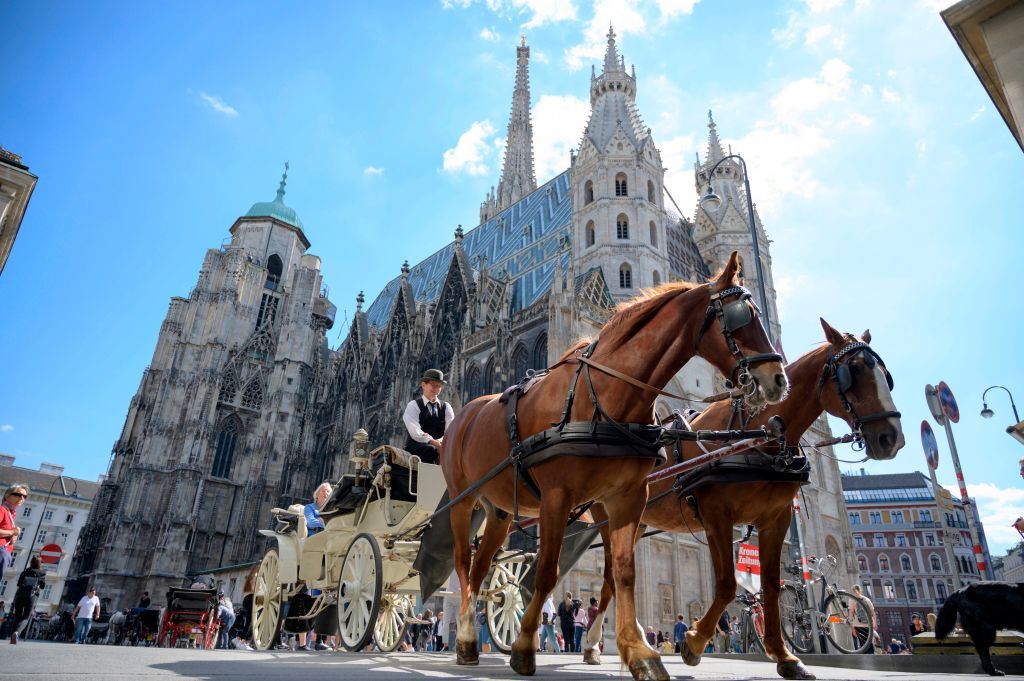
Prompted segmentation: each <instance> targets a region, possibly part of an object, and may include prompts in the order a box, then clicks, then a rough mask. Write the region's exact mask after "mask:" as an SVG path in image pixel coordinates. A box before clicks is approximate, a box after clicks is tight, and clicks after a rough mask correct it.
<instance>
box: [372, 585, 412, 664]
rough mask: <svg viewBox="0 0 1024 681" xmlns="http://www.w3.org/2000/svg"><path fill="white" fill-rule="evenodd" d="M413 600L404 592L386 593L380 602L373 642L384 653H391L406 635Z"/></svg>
mask: <svg viewBox="0 0 1024 681" xmlns="http://www.w3.org/2000/svg"><path fill="white" fill-rule="evenodd" d="M411 609H412V602H411V601H410V600H409V597H408V596H405V595H402V594H386V595H385V596H384V598H383V599H381V602H380V615H379V616H378V617H377V624H376V626H374V628H373V643H374V645H376V646H377V649H378V650H380V651H381V652H382V653H390V652H391V651H393V650H394V649H395V648H397V647H398V644H400V643H401V642H402V639H403V638H404V637H405V631H406V630H407V629H408V628H409V621H408V616H409V611H410V610H411Z"/></svg>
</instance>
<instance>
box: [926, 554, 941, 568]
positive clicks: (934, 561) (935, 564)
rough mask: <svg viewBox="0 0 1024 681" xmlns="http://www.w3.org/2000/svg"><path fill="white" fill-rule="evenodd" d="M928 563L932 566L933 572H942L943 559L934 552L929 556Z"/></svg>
mask: <svg viewBox="0 0 1024 681" xmlns="http://www.w3.org/2000/svg"><path fill="white" fill-rule="evenodd" d="M928 563H929V564H930V565H931V566H932V572H942V561H941V560H939V557H938V556H936V555H935V554H934V553H933V554H932V555H930V556H928Z"/></svg>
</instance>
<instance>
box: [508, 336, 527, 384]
mask: <svg viewBox="0 0 1024 681" xmlns="http://www.w3.org/2000/svg"><path fill="white" fill-rule="evenodd" d="M529 368H530V353H528V352H527V351H526V346H525V345H523V344H522V343H520V344H519V345H517V346H516V349H515V350H514V351H513V352H512V380H513V381H516V382H517V383H518V382H519V381H521V380H522V379H524V378H526V371H527V369H529Z"/></svg>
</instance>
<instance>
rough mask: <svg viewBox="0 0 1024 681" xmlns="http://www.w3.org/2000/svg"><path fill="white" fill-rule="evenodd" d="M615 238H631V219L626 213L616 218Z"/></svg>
mask: <svg viewBox="0 0 1024 681" xmlns="http://www.w3.org/2000/svg"><path fill="white" fill-rule="evenodd" d="M615 236H617V237H618V238H620V239H628V238H629V218H627V217H626V214H625V213H619V217H617V218H615Z"/></svg>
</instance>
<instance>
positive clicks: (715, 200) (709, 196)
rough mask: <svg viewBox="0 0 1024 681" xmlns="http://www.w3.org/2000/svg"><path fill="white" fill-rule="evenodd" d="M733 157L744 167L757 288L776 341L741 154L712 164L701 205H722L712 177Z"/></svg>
mask: <svg viewBox="0 0 1024 681" xmlns="http://www.w3.org/2000/svg"><path fill="white" fill-rule="evenodd" d="M731 159H736V160H738V161H739V162H740V165H741V166H742V167H743V190H744V192H745V193H746V195H747V222H748V226H749V227H750V238H751V240H752V241H753V244H754V265H755V268H756V271H757V288H758V293H759V294H760V295H759V297H760V300H761V316H762V318H763V319H764V328H765V331H767V332H768V340H770V341H772V343H774V342H775V341H774V339H773V338H772V326H771V324H770V323H769V320H768V294H767V293H766V292H765V287H764V269H763V268H762V266H761V247H760V245H759V244H758V239H757V226H756V225H755V224H754V202H753V201H752V200H751V198H750V178H749V177H748V174H747V162H746V161H744V160H743V157H742V156H740V155H739V154H729V155H728V156H726V157H724V158H721V159H719V161H718V162H717V163H715V165H713V166H711V169H710V170H708V190H707V191H706V192H705V193H704V196H703V197H702V198H701V200H700V205H701V206H702V207H703V208H704V209H705V210H715V209H716V208H718V207H719V206H721V205H722V199H721V197H720V196H718V194H716V193H715V190H714V188H713V187H712V186H711V178H712V176H713V175H714V173H715V170H716V169H717V168H718V166H720V165H722V164H723V163H724V162H726V161H728V160H731Z"/></svg>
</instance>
